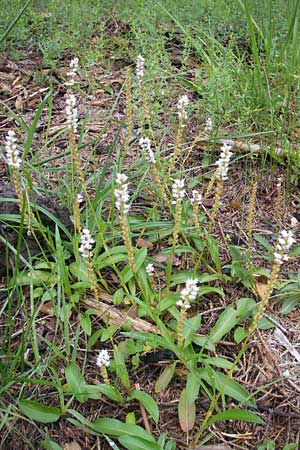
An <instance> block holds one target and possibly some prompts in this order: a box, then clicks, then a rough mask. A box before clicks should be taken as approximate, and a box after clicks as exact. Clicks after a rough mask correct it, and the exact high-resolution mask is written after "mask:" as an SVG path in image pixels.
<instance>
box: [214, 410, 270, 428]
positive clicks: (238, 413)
mask: <svg viewBox="0 0 300 450" xmlns="http://www.w3.org/2000/svg"><path fill="white" fill-rule="evenodd" d="M224 420H241V421H243V422H253V423H256V424H258V425H264V424H265V422H264V421H263V419H262V418H261V417H259V416H258V415H257V414H255V413H253V412H251V411H246V410H245V409H240V408H233V409H227V410H226V411H222V412H220V413H218V414H215V415H214V416H212V417H211V418H210V419H209V420H208V423H207V426H208V427H209V426H210V425H212V424H213V423H216V422H223V421H224Z"/></svg>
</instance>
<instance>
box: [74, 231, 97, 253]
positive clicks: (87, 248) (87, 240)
mask: <svg viewBox="0 0 300 450" xmlns="http://www.w3.org/2000/svg"><path fill="white" fill-rule="evenodd" d="M94 243H95V240H94V239H92V236H91V233H90V230H88V229H87V228H83V230H82V232H81V236H80V247H79V249H78V251H79V253H81V255H82V257H83V258H91V257H92V255H93V252H92V249H93V246H94Z"/></svg>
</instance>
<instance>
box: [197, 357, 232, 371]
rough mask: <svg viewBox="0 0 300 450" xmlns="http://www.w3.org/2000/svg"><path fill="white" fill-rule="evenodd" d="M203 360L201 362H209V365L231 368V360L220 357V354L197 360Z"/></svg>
mask: <svg viewBox="0 0 300 450" xmlns="http://www.w3.org/2000/svg"><path fill="white" fill-rule="evenodd" d="M201 361H203V364H209V365H211V366H216V367H221V368H222V369H228V370H229V369H231V367H232V362H231V361H229V360H228V359H225V358H221V357H220V356H211V357H207V358H203V357H202V359H201V360H200V361H199V362H201Z"/></svg>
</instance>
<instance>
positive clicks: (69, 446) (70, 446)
mask: <svg viewBox="0 0 300 450" xmlns="http://www.w3.org/2000/svg"><path fill="white" fill-rule="evenodd" d="M63 450H81V447H80V445H79V444H78V442H76V441H71V442H67V443H66V444H65V445H64V446H63Z"/></svg>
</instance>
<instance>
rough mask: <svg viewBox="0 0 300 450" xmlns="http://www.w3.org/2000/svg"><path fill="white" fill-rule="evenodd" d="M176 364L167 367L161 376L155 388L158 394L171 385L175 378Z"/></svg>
mask: <svg viewBox="0 0 300 450" xmlns="http://www.w3.org/2000/svg"><path fill="white" fill-rule="evenodd" d="M176 364H177V363H176V362H174V363H173V364H171V365H170V366H167V367H165V368H164V370H163V371H162V373H161V374H160V375H159V377H158V379H157V380H156V383H155V387H154V391H155V392H156V393H159V392H162V391H163V390H164V389H165V388H166V387H167V386H168V385H169V383H170V381H171V380H172V378H173V375H174V372H175V368H176Z"/></svg>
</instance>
